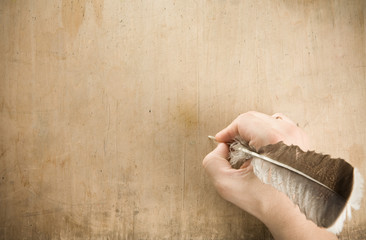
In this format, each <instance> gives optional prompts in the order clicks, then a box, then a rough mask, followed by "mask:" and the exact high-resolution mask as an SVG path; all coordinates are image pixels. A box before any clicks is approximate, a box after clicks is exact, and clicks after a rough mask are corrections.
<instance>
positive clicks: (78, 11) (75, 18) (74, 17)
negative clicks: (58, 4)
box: [62, 0, 86, 37]
mask: <svg viewBox="0 0 366 240" xmlns="http://www.w3.org/2000/svg"><path fill="white" fill-rule="evenodd" d="M85 4H86V0H71V1H70V0H62V24H63V26H64V28H65V30H66V31H67V32H68V33H69V34H70V35H71V36H72V37H75V36H76V34H77V33H78V32H79V28H80V25H81V24H82V22H83V20H84V14H85Z"/></svg>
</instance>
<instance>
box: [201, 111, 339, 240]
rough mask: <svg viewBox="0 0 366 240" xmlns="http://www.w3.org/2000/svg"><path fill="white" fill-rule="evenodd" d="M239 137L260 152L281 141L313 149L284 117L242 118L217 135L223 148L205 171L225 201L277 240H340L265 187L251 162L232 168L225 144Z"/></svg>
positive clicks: (219, 147) (212, 156) (215, 152)
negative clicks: (251, 216) (255, 218)
mask: <svg viewBox="0 0 366 240" xmlns="http://www.w3.org/2000/svg"><path fill="white" fill-rule="evenodd" d="M236 136H241V137H242V138H243V139H244V140H246V141H247V142H249V145H251V146H253V147H255V148H256V149H259V148H260V147H261V146H265V145H268V144H274V143H277V142H279V141H283V142H284V143H286V144H288V145H290V144H295V145H298V146H299V147H300V148H302V149H303V150H308V149H309V140H308V137H307V136H306V134H305V133H304V131H302V130H301V129H300V128H299V127H297V126H296V124H295V123H294V122H293V121H291V120H290V119H289V118H288V117H286V116H284V115H283V114H279V113H276V114H274V115H272V116H269V115H266V114H263V113H259V112H253V111H252V112H247V113H244V114H241V115H240V116H239V117H237V118H236V119H235V120H234V121H233V122H232V123H231V124H230V125H229V126H228V127H226V128H225V129H223V130H222V131H220V132H219V133H217V134H216V136H215V138H216V140H217V141H218V142H219V144H218V145H217V147H216V149H214V150H213V151H212V152H211V153H209V154H208V155H207V156H206V157H205V158H204V159H203V167H204V169H205V170H206V172H207V173H208V175H209V176H210V178H211V180H212V182H213V184H214V186H215V188H216V190H217V192H218V193H219V194H220V195H221V197H223V198H224V199H225V200H227V201H229V202H231V203H233V204H235V205H237V206H238V207H240V208H241V209H243V210H244V211H247V212H248V213H250V214H252V215H253V216H255V217H257V218H258V219H259V220H260V221H262V222H263V223H264V224H265V225H266V226H267V227H268V229H269V230H270V232H271V233H272V235H273V237H274V238H275V239H277V240H280V239H281V240H287V239H288V240H290V239H291V240H292V239H299V240H308V239H309V240H310V239H311V240H312V239H337V237H336V235H334V234H332V233H330V232H328V231H327V230H325V229H323V228H320V227H318V226H316V225H315V224H314V223H313V222H311V221H309V220H307V219H306V218H305V216H304V215H303V214H302V213H301V212H300V210H299V208H298V207H297V206H295V205H294V204H293V203H292V202H291V200H290V199H289V198H288V197H287V196H286V195H285V194H283V193H281V192H279V191H277V190H276V189H275V188H273V187H272V186H270V185H268V184H264V183H262V182H261V181H260V180H259V179H258V178H257V177H256V176H255V175H254V173H253V168H252V166H251V165H250V162H246V163H245V164H243V166H241V168H240V169H233V168H232V167H231V166H230V164H229V162H228V161H227V157H228V154H229V149H228V146H227V144H225V143H226V142H230V141H231V140H233V139H234V138H235V137H236Z"/></svg>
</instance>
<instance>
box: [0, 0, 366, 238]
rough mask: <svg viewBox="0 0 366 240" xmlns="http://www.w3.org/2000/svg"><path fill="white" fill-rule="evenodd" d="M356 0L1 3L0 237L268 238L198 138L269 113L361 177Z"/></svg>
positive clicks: (363, 65)
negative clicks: (221, 187)
mask: <svg viewBox="0 0 366 240" xmlns="http://www.w3.org/2000/svg"><path fill="white" fill-rule="evenodd" d="M365 4H366V3H365V1H362V0H360V1H347V0H343V1H325V0H319V1H282V0H274V1H273V0H267V1H254V0H251V1H239V0H231V1H218V0H217V1H200V0H198V1H193V0H192V1H191V0H187V1H174V0H172V1H168V0H166V1H163V0H158V1H145V0H142V1H102V0H98V1H91V0H79V1H76V0H75V1H67V0H63V1H60V0H57V1H48V0H40V1H31V0H29V1H26V0H2V1H1V2H0V39H1V41H0V110H1V115H0V136H1V138H0V239H88V238H90V239H99V238H102V239H108V238H109V239H270V234H269V232H268V231H267V230H266V228H265V227H264V226H263V225H262V224H261V223H260V222H259V221H258V220H256V219H255V218H253V217H252V216H250V215H248V214H246V213H244V212H242V211H240V210H239V209H238V208H236V207H235V206H232V205H231V204H229V203H227V202H225V201H224V200H222V199H221V198H220V197H219V196H218V195H217V194H216V192H215V190H214V188H213V187H212V185H211V183H210V181H209V179H208V178H207V176H206V175H205V173H204V171H203V169H202V167H201V161H202V158H203V157H204V156H205V154H206V153H208V152H209V151H210V150H211V149H212V148H213V147H214V146H213V144H212V143H211V142H210V141H209V140H208V139H207V135H208V134H215V133H216V132H217V131H219V130H220V129H221V128H223V127H224V126H226V125H227V124H228V123H229V122H231V120H232V119H233V118H235V117H236V116H237V115H238V114H239V113H241V112H246V111H248V110H257V111H262V112H265V113H268V114H272V113H274V112H283V113H284V114H286V115H288V116H289V117H290V118H292V119H294V120H295V121H296V122H297V123H298V124H299V126H300V127H303V128H304V129H305V131H306V132H307V133H308V134H309V135H310V136H311V137H312V139H313V143H314V145H313V146H314V148H315V149H317V150H318V151H320V152H325V153H331V154H332V156H335V157H342V158H345V159H347V160H348V161H349V162H350V163H352V164H353V165H355V166H356V167H358V168H359V169H360V171H361V173H362V174H363V175H364V176H366V164H365V157H366V155H365V153H366V147H365V143H366V77H365V70H366V35H365V31H366V29H365V20H366V15H365V10H366V5H365ZM365 203H366V199H365V198H364V200H363V202H362V207H361V209H360V210H359V211H358V212H356V213H355V214H354V215H353V219H352V220H351V221H350V222H349V223H348V224H347V225H346V226H345V229H344V231H343V232H342V234H341V239H365V238H366V208H365Z"/></svg>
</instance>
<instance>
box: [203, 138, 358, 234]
mask: <svg viewBox="0 0 366 240" xmlns="http://www.w3.org/2000/svg"><path fill="white" fill-rule="evenodd" d="M209 138H211V139H213V140H215V138H214V137H212V136H209ZM229 146H230V156H229V161H230V164H231V166H232V167H233V168H236V169H238V168H240V166H241V165H242V164H243V163H244V162H245V161H247V160H250V159H251V165H252V166H253V171H254V174H255V175H256V176H257V177H258V178H259V179H260V180H261V181H262V182H264V183H266V184H270V185H272V186H273V187H274V188H276V189H277V190H279V191H281V192H283V193H285V194H286V195H287V196H288V197H289V198H290V199H291V200H292V201H293V202H294V203H295V204H296V205H297V206H298V207H299V209H300V211H301V212H302V213H304V214H305V216H306V218H307V219H309V220H311V221H313V222H314V223H315V224H317V225H318V226H320V227H323V228H327V229H328V230H329V231H330V232H333V233H335V234H338V233H340V232H341V231H342V228H343V223H344V220H345V219H346V216H348V217H349V218H350V217H351V208H353V209H355V210H358V209H359V207H360V202H361V198H362V191H363V189H362V188H363V179H362V176H361V174H360V173H359V171H358V170H357V169H356V168H354V167H352V166H351V165H350V164H349V163H347V162H346V161H344V160H343V159H340V158H331V157H330V156H329V155H323V154H320V153H316V152H314V151H308V152H304V151H302V150H301V149H300V148H299V147H298V146H295V145H291V146H288V145H286V144H284V143H283V142H279V143H276V144H270V145H267V146H264V147H261V148H260V149H259V150H258V151H256V150H255V149H254V148H252V147H250V146H249V145H248V144H247V143H246V142H245V141H243V140H242V139H240V138H236V139H235V140H234V141H233V142H232V143H230V144H229Z"/></svg>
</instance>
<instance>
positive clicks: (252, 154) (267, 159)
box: [238, 147, 336, 193]
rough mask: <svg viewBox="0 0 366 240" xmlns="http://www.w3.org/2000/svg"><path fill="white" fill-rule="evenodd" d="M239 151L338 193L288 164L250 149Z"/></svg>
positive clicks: (240, 148)
mask: <svg viewBox="0 0 366 240" xmlns="http://www.w3.org/2000/svg"><path fill="white" fill-rule="evenodd" d="M238 150H240V151H242V152H244V153H246V154H249V155H251V156H252V157H256V158H260V159H262V160H264V161H267V162H270V163H273V164H275V165H277V166H279V167H283V168H286V169H288V170H290V171H292V172H295V173H297V174H299V175H301V176H303V177H305V178H307V179H309V180H311V181H313V182H315V183H317V184H319V185H321V186H323V187H325V188H327V189H328V190H330V191H332V192H334V193H336V192H335V191H333V189H331V188H329V187H328V186H326V185H325V184H323V183H321V182H319V181H318V180H316V179H314V178H312V177H310V176H308V175H306V174H305V173H303V172H301V171H299V170H297V169H295V168H293V167H290V166H288V165H286V164H283V163H281V162H278V161H276V160H274V159H272V158H269V157H267V156H263V155H260V154H258V153H256V152H252V151H250V150H248V149H246V148H244V147H239V148H238Z"/></svg>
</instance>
